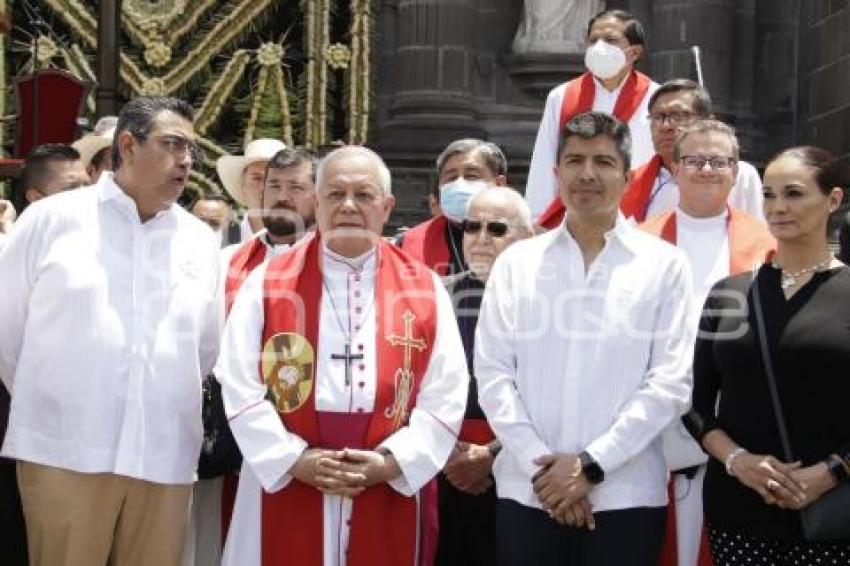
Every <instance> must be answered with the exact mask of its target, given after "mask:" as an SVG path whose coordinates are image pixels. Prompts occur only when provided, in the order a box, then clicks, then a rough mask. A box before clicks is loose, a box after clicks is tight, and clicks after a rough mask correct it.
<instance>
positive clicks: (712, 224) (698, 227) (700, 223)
mask: <svg viewBox="0 0 850 566" xmlns="http://www.w3.org/2000/svg"><path fill="white" fill-rule="evenodd" d="M728 218H729V210H728V209H726V208H724V209H723V212H722V213H720V214H718V215H717V216H709V217H708V218H696V217H694V216H691V215H690V214H688V213H687V212H685V211H684V210H682V209H681V208H679V207H678V206H677V207H676V226H677V227H679V228H683V229H686V230H691V231H693V232H709V231H712V230H719V229H721V228H722V229H723V230H726V220H727V219H728Z"/></svg>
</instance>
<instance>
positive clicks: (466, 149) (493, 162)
mask: <svg viewBox="0 0 850 566" xmlns="http://www.w3.org/2000/svg"><path fill="white" fill-rule="evenodd" d="M467 153H479V154H480V155H481V157H482V158H483V159H484V165H485V166H486V167H487V169H489V170H490V173H492V174H493V175H494V176H499V175H507V174H508V160H507V159H505V154H504V152H502V149H501V148H500V147H499V146H498V145H496V144H494V143H492V142H486V141H483V140H479V139H476V138H464V139H460V140H455V141H453V142H452V143H450V144H449V145H447V146H446V149H444V150H443V151H442V153H440V155H439V156H438V157H437V175H439V174H440V173H441V172H442V171H443V167H444V166H445V165H446V161H448V160H449V159H451V158H452V157H454V156H455V155H466V154H467Z"/></svg>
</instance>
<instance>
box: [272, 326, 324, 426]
mask: <svg viewBox="0 0 850 566" xmlns="http://www.w3.org/2000/svg"><path fill="white" fill-rule="evenodd" d="M313 359H314V358H313V346H312V345H310V343H309V342H308V341H307V339H306V338H304V337H303V336H301V335H300V334H296V333H294V332H281V333H280V334H275V335H274V336H272V337H271V338H269V339H268V340H267V341H266V343H265V345H264V346H263V358H262V371H263V381H264V382H265V384H266V388H267V389H268V396H269V399H271V401H272V403H274V406H275V407H276V408H277V410H278V412H280V413H292V412H294V411H297V410H298V409H300V408H301V406H302V405H304V403H305V402H306V401H307V398H308V397H310V391H311V390H312V389H313Z"/></svg>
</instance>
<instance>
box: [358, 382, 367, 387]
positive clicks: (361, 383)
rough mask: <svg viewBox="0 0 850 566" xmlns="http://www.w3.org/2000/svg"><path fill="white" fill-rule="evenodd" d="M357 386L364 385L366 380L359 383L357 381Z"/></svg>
mask: <svg viewBox="0 0 850 566" xmlns="http://www.w3.org/2000/svg"><path fill="white" fill-rule="evenodd" d="M357 386H358V387H366V382H365V381H361V382H360V383H358V384H357Z"/></svg>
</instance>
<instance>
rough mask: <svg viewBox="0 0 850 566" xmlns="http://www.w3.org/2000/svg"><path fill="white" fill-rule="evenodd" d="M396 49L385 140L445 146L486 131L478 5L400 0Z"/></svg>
mask: <svg viewBox="0 0 850 566" xmlns="http://www.w3.org/2000/svg"><path fill="white" fill-rule="evenodd" d="M387 4H392V3H390V2H387V3H385V9H390V10H393V9H394V11H395V22H394V24H395V25H394V28H395V29H394V33H393V39H394V45H387V46H386V48H385V51H386V50H391V51H392V52H393V55H392V78H393V82H394V92H393V93H392V97H391V99H390V100H389V103H390V106H389V114H388V116H387V118H388V121H387V124H386V126H385V128H384V131H383V135H382V136H381V137H382V139H381V143H380V145H381V146H382V147H383V146H385V147H386V149H387V150H389V151H393V152H397V151H399V150H404V149H408V150H415V151H417V152H418V151H422V150H426V151H428V150H430V151H432V152H433V151H439V150H440V149H442V147H443V146H445V144H446V143H448V142H449V141H452V140H453V139H455V138H457V137H461V136H464V137H468V136H475V135H481V134H482V133H483V129H482V127H481V126H480V124H478V123H477V120H476V109H475V100H474V97H473V94H472V84H473V81H472V73H473V72H474V69H475V62H476V61H475V55H476V54H475V33H474V29H475V27H476V25H477V24H476V20H475V16H476V8H475V5H474V2H470V1H460V0H398V1H397V2H395V6H394V7H393V6H387Z"/></svg>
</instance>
